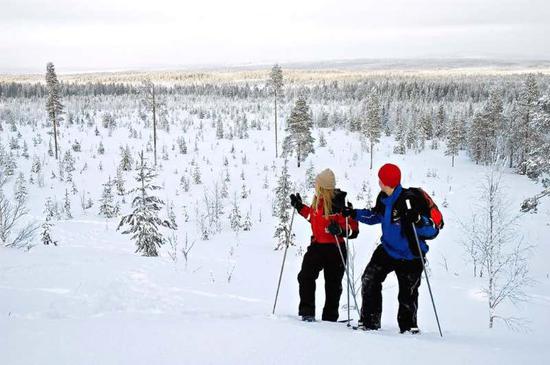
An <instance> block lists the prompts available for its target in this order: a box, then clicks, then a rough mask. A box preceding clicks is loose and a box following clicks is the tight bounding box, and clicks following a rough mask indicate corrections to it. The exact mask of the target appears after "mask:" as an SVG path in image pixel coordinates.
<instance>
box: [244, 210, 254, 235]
mask: <svg viewBox="0 0 550 365" xmlns="http://www.w3.org/2000/svg"><path fill="white" fill-rule="evenodd" d="M251 229H252V220H251V219H250V212H247V213H246V217H244V223H243V231H250V230H251Z"/></svg>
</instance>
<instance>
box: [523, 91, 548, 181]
mask: <svg viewBox="0 0 550 365" xmlns="http://www.w3.org/2000/svg"><path fill="white" fill-rule="evenodd" d="M533 119H534V122H533V125H534V129H535V130H537V131H538V133H537V134H536V135H535V136H532V138H533V141H532V142H531V143H532V150H531V152H530V153H529V155H528V157H527V159H526V161H525V163H524V164H525V174H526V175H527V176H528V177H530V178H531V179H539V178H540V177H543V179H542V183H543V185H544V186H545V188H546V190H548V189H549V187H550V176H548V175H550V158H548V156H550V96H548V95H545V96H543V97H542V98H540V100H539V101H538V103H537V109H536V111H535V115H534V118H533Z"/></svg>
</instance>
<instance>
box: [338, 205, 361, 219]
mask: <svg viewBox="0 0 550 365" xmlns="http://www.w3.org/2000/svg"><path fill="white" fill-rule="evenodd" d="M342 215H343V216H344V217H351V218H352V219H355V217H357V211H356V210H355V209H353V205H351V203H348V206H347V207H344V209H342Z"/></svg>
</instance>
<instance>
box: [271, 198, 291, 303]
mask: <svg viewBox="0 0 550 365" xmlns="http://www.w3.org/2000/svg"><path fill="white" fill-rule="evenodd" d="M294 212H296V210H295V209H292V217H291V218H290V227H289V228H288V232H287V235H286V244H285V253H284V255H283V264H282V265H281V272H280V274H279V283H278V284H277V292H276V293H275V302H274V303H273V314H275V308H276V307H277V298H279V289H280V288H281V279H282V278H283V270H284V268H285V261H286V253H287V251H288V246H289V243H290V235H291V234H292V223H294Z"/></svg>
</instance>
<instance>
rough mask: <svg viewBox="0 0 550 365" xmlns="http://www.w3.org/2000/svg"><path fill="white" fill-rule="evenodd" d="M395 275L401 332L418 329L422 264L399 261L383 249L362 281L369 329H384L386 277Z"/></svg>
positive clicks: (363, 314) (363, 309)
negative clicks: (383, 293)
mask: <svg viewBox="0 0 550 365" xmlns="http://www.w3.org/2000/svg"><path fill="white" fill-rule="evenodd" d="M392 271H395V275H396V276H397V282H398V284H399V294H398V297H397V299H398V301H399V311H398V313H397V322H398V323H399V328H400V330H401V331H408V330H410V329H411V328H412V327H418V326H417V323H416V312H417V310H418V287H419V286H420V278H421V275H422V261H420V259H414V260H397V259H394V258H392V257H391V256H390V255H388V254H387V253H386V251H385V250H384V247H383V246H382V245H379V246H378V247H377V248H376V250H375V251H374V253H373V254H372V258H371V260H370V262H369V263H368V265H367V267H366V269H365V272H364V273H363V277H362V284H363V286H362V290H361V294H362V296H363V306H362V307H361V322H363V324H364V325H365V327H367V328H371V329H378V328H380V319H381V316H382V282H383V281H384V280H385V279H386V276H387V275H388V274H389V273H390V272H392Z"/></svg>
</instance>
